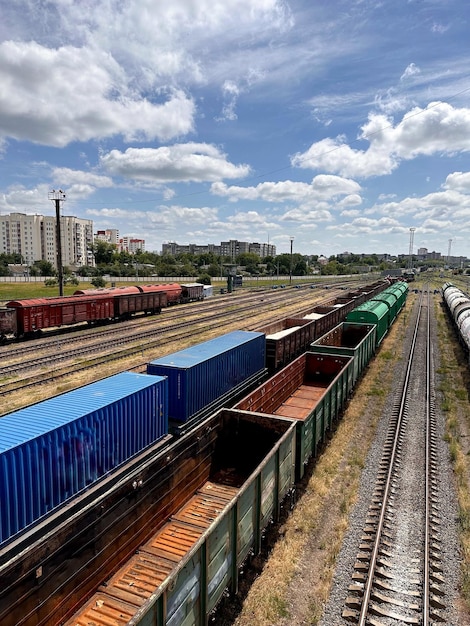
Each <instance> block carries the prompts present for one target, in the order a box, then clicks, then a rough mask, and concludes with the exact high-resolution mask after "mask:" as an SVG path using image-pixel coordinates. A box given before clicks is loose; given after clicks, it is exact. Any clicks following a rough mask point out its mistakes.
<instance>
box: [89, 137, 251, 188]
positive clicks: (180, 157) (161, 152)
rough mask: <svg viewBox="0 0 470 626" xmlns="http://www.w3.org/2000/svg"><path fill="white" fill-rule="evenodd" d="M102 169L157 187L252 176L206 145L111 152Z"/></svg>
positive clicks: (102, 157) (179, 145) (245, 166)
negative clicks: (150, 182)
mask: <svg viewBox="0 0 470 626" xmlns="http://www.w3.org/2000/svg"><path fill="white" fill-rule="evenodd" d="M101 165H102V166H103V167H104V168H105V169H106V170H107V171H108V172H110V173H111V174H112V175H117V176H122V177H123V178H129V179H135V180H139V181H153V182H157V183H169V182H175V181H198V182H203V181H214V180H220V179H223V178H242V177H244V176H247V175H248V174H249V173H250V168H249V166H248V165H234V164H233V163H230V162H229V161H227V159H226V155H225V154H223V153H222V152H220V150H219V149H218V148H217V147H215V146H211V145H209V144H203V143H186V144H175V145H173V146H165V147H162V148H128V149H127V150H126V151H125V152H120V151H119V150H111V152H109V153H108V154H105V155H102V156H101Z"/></svg>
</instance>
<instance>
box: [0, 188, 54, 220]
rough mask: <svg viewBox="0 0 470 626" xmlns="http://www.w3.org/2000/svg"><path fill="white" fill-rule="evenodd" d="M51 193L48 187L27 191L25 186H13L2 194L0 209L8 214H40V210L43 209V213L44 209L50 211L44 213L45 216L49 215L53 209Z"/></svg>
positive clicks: (0, 196)
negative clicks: (49, 195)
mask: <svg viewBox="0 0 470 626" xmlns="http://www.w3.org/2000/svg"><path fill="white" fill-rule="evenodd" d="M49 191H50V187H49V186H48V185H38V186H37V187H34V188H33V189H27V188H26V187H24V186H23V185H12V186H11V187H9V188H8V189H7V190H6V192H4V193H2V194H0V209H1V210H4V211H8V212H10V211H19V212H20V213H28V212H30V213H38V212H39V210H38V209H39V207H41V211H43V209H44V208H46V209H50V210H49V211H48V210H46V211H44V213H45V214H48V213H49V212H50V211H52V209H53V205H52V203H50V202H49V201H48V193H49ZM49 205H50V206H49ZM18 207H21V209H18Z"/></svg>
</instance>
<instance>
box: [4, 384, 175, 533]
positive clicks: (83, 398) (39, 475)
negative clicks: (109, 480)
mask: <svg viewBox="0 0 470 626" xmlns="http://www.w3.org/2000/svg"><path fill="white" fill-rule="evenodd" d="M167 406H168V386H167V381H166V379H163V378H158V379H154V378H150V377H148V376H145V375H143V374H133V373H130V372H125V373H123V374H117V375H116V376H112V377H110V378H108V379H105V380H102V381H98V382H97V383H93V384H91V385H87V386H86V387H82V388H81V389H76V390H74V391H71V392H68V393H66V394H62V395H61V396H57V397H55V398H51V399H50V400H45V401H44V402H40V403H38V404H36V405H33V406H31V407H27V408H25V409H22V410H20V411H16V412H15V413H11V414H9V415H6V416H4V417H2V419H1V420H0V466H1V472H0V542H4V541H6V540H8V539H9V538H10V537H12V536H13V535H15V534H16V533H18V532H19V531H21V530H23V529H24V528H26V527H28V526H29V525H30V524H32V523H33V522H35V521H36V520H38V519H40V518H41V517H42V516H44V515H45V514H46V513H48V512H50V511H52V510H53V509H55V508H56V507H58V506H59V505H60V504H62V503H63V502H65V501H67V500H68V499H69V498H71V497H72V496H74V495H76V494H77V493H78V492H80V491H81V490H83V489H85V488H86V487H88V486H89V485H91V484H92V483H94V482H95V481H96V480H98V479H99V478H100V477H102V476H104V475H106V474H107V473H109V472H110V471H112V470H113V469H115V468H116V467H118V466H120V465H122V464H123V463H125V462H126V461H127V460H128V459H130V458H131V457H132V456H134V455H136V454H138V453H139V452H141V451H142V450H143V449H145V448H146V447H147V446H149V445H151V444H153V443H155V442H157V441H158V440H159V439H160V438H162V437H163V436H164V435H166V433H167V432H168V414H167Z"/></svg>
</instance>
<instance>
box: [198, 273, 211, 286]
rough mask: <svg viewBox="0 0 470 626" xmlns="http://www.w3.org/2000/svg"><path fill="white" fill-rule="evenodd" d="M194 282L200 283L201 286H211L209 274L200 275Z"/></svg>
mask: <svg viewBox="0 0 470 626" xmlns="http://www.w3.org/2000/svg"><path fill="white" fill-rule="evenodd" d="M196 282H198V283H202V284H203V285H210V284H211V277H210V276H209V274H201V275H200V276H199V277H198V278H197V281H196Z"/></svg>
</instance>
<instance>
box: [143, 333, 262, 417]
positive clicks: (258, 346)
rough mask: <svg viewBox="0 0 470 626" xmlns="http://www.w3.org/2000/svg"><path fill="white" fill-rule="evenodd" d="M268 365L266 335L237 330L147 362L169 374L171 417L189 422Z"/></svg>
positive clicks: (151, 370)
mask: <svg viewBox="0 0 470 626" xmlns="http://www.w3.org/2000/svg"><path fill="white" fill-rule="evenodd" d="M264 367H265V336H264V334H262V333H256V332H244V331H235V332H234V333H229V334H227V335H223V336H222V337H219V338H217V339H213V340H211V341H208V342H205V343H202V344H198V345H196V346H193V347H191V348H188V349H187V350H182V351H181V352H177V353H174V354H170V355H168V356H166V357H164V358H163V359H159V360H155V361H152V362H151V363H149V364H148V365H147V373H148V374H151V375H155V374H156V375H159V376H167V377H168V392H169V409H168V415H169V418H170V419H172V420H175V421H177V422H186V421H187V420H188V419H189V418H191V417H192V416H194V415H195V414H196V413H198V412H199V411H201V410H202V409H204V408H205V407H207V406H208V405H210V404H211V403H213V402H215V401H216V400H218V399H219V398H221V397H222V396H223V395H224V394H226V393H228V392H229V391H232V390H233V389H235V388H236V387H237V386H238V385H240V384H242V383H243V382H245V381H246V380H248V379H249V378H250V377H251V376H253V375H255V374H256V373H258V372H261V371H262V370H263V369H264Z"/></svg>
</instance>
